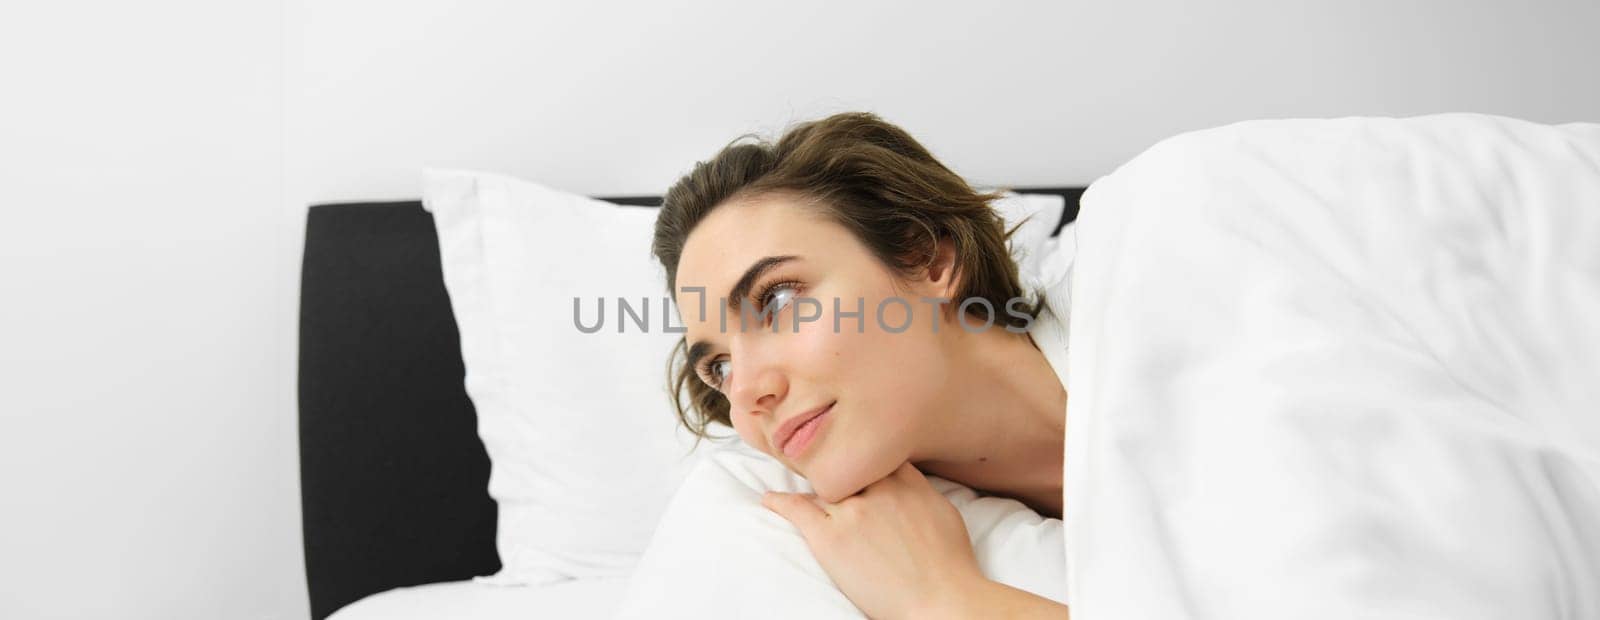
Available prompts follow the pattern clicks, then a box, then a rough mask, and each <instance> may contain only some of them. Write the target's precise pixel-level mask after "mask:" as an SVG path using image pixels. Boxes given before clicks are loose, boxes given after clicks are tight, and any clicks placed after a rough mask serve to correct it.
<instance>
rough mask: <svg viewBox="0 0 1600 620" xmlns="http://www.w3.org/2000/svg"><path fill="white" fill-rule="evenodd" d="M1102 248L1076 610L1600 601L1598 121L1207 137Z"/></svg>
mask: <svg viewBox="0 0 1600 620" xmlns="http://www.w3.org/2000/svg"><path fill="white" fill-rule="evenodd" d="M1077 243H1078V252H1077V257H1076V264H1075V266H1074V273H1073V284H1072V298H1073V302H1072V310H1071V319H1070V334H1071V348H1070V349H1069V355H1068V359H1069V364H1070V368H1071V376H1070V380H1069V385H1068V390H1069V394H1070V403H1069V407H1068V411H1069V419H1068V428H1067V450H1066V452H1067V462H1066V470H1065V484H1066V491H1065V492H1066V511H1065V515H1064V522H1065V527H1066V545H1067V568H1068V580H1069V588H1068V597H1067V598H1068V599H1069V600H1070V601H1071V603H1072V615H1073V617H1074V618H1075V619H1076V620H1099V619H1101V618H1117V619H1121V618H1129V619H1141V620H1142V619H1157V618H1215V619H1229V620H1239V619H1253V618H1263V619H1266V618H1271V619H1288V618H1294V619H1304V618H1374V619H1377V618H1385V619H1386V618H1409V619H1422V618H1430V619H1431V618H1439V619H1451V620H1463V619H1473V618H1483V619H1517V620H1522V619H1532V618H1563V619H1566V618H1570V619H1580V618H1584V619H1595V618H1600V125H1566V126H1558V127H1551V126H1545V125H1536V124H1531V123H1525V122H1521V121H1515V120H1510V119H1504V118H1496V117H1489V116H1478V115H1441V116H1430V117H1421V118H1413V119H1404V120H1394V119H1342V120H1331V121H1261V122H1250V123H1242V124H1237V125H1232V126H1228V127H1223V128H1219V129H1213V130H1208V131H1203V132H1196V133H1191V134H1186V135H1183V136H1179V137H1177V138H1173V139H1170V140H1168V141H1165V142H1163V143H1161V144H1159V145H1157V146H1156V147H1154V148H1152V149H1151V150H1150V151H1148V152H1146V153H1145V154H1143V155H1141V156H1140V157H1138V158H1136V159H1135V160H1133V161H1131V162H1130V163H1128V164H1127V165H1125V166H1123V167H1122V168H1120V169H1119V170H1117V171H1116V172H1115V173H1114V174H1112V175H1110V176H1108V177H1106V178H1104V179H1102V180H1100V181H1099V182H1097V183H1095V184H1094V185H1093V186H1092V187H1091V189H1090V191H1089V192H1088V194H1087V195H1086V196H1085V197H1084V200H1083V205H1082V212H1081V214H1080V216H1079V219H1078V224H1077Z"/></svg>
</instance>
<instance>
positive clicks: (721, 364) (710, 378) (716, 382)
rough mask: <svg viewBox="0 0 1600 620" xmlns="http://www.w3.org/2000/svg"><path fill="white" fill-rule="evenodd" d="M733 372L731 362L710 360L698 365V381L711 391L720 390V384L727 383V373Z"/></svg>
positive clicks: (725, 359)
mask: <svg viewBox="0 0 1600 620" xmlns="http://www.w3.org/2000/svg"><path fill="white" fill-rule="evenodd" d="M732 371H733V362H730V361H728V359H727V358H722V359H716V360H711V361H709V362H706V363H704V364H701V365H700V380H701V381H703V382H705V384H706V385H709V386H711V389H714V390H720V389H722V384H723V383H725V382H727V381H728V373H730V372H732Z"/></svg>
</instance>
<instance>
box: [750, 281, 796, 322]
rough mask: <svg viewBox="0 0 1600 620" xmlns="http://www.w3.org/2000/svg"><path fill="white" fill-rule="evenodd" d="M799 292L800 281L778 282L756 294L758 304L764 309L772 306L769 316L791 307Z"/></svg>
mask: <svg viewBox="0 0 1600 620" xmlns="http://www.w3.org/2000/svg"><path fill="white" fill-rule="evenodd" d="M799 294H800V283H799V282H778V283H776V284H773V285H771V286H768V287H766V288H763V289H761V293H760V294H759V295H756V304H757V305H758V306H759V307H760V308H762V309H763V310H766V309H769V308H770V309H771V312H769V313H768V316H771V315H775V314H777V313H778V312H779V311H781V310H783V309H784V308H787V307H789V304H790V303H792V302H794V298H795V297H796V296H798V295H799Z"/></svg>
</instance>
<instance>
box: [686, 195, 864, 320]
mask: <svg viewBox="0 0 1600 620" xmlns="http://www.w3.org/2000/svg"><path fill="white" fill-rule="evenodd" d="M840 234H848V233H847V232H846V231H845V230H844V229H843V227H840V226H838V225H837V224H835V223H833V222H832V221H829V220H828V219H826V218H825V217H823V215H822V213H821V211H820V210H819V209H818V208H817V207H815V206H813V205H812V204H811V202H810V199H808V198H804V197H801V196H799V195H796V194H791V193H771V194H765V195H762V196H758V197H754V198H748V199H740V200H736V201H730V202H728V203H725V204H723V205H720V206H718V207H717V208H715V209H712V211H711V213H710V214H708V215H706V217H705V219H703V220H701V221H700V224H699V225H697V226H695V228H694V230H693V231H692V232H690V233H689V237H688V238H687V239H685V240H684V243H683V253H682V254H680V255H679V257H678V277H677V282H678V288H679V290H678V291H674V293H675V294H678V295H679V296H680V297H681V296H682V292H681V291H682V289H683V287H693V286H704V287H706V294H707V295H708V296H710V297H712V298H715V297H717V296H718V295H722V294H724V293H727V288H728V287H730V286H732V285H733V283H734V282H735V281H737V280H738V279H739V276H741V275H743V274H744V271H745V269H747V268H749V267H750V264H751V263H753V262H755V261H756V260H759V259H761V258H763V257H767V256H779V255H795V256H801V257H804V258H806V259H807V260H809V259H811V258H812V255H814V254H815V250H816V249H818V248H820V247H826V246H827V245H829V244H831V243H834V242H836V241H837V240H836V239H835V237H836V236H837V235H840ZM808 250H809V251H808Z"/></svg>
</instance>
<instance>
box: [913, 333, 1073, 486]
mask: <svg viewBox="0 0 1600 620" xmlns="http://www.w3.org/2000/svg"><path fill="white" fill-rule="evenodd" d="M952 327H953V328H955V329H953V330H952V331H951V332H946V333H951V335H950V336H949V337H948V338H947V344H949V345H951V346H949V347H947V350H948V351H950V355H949V356H948V357H947V359H948V360H950V362H951V367H950V369H949V370H950V374H949V376H950V378H951V380H950V381H948V382H947V383H946V384H945V385H944V386H941V388H940V389H941V390H942V391H943V394H942V396H943V398H941V399H940V402H944V403H948V406H945V407H942V408H941V410H940V411H937V412H932V413H933V414H934V415H933V416H931V420H930V421H931V424H929V425H928V426H927V427H926V428H924V429H923V432H922V434H923V436H922V437H920V438H919V441H918V442H917V445H918V446H919V448H920V449H919V450H917V451H916V452H915V453H914V454H913V457H912V459H911V460H912V463H913V464H915V465H916V466H917V467H918V468H919V469H921V470H922V471H924V472H927V473H930V474H933V475H936V476H939V477H941V478H945V479H948V480H952V481H955V482H959V483H961V484H964V485H966V486H969V487H972V488H973V489H975V490H978V491H980V492H983V493H986V494H992V495H1003V496H1007V497H1012V498H1015V499H1017V500H1019V501H1021V502H1023V503H1024V504H1027V505H1028V506H1029V507H1030V508H1033V509H1034V510H1035V511H1038V512H1039V513H1041V514H1044V515H1047V516H1052V517H1060V516H1061V484H1062V482H1061V469H1062V464H1063V458H1064V452H1063V451H1064V448H1065V442H1064V439H1065V435H1066V422H1067V421H1066V403H1067V392H1066V389H1065V388H1063V387H1062V385H1061V380H1060V378H1058V377H1057V376H1056V374H1055V371H1054V370H1053V369H1052V368H1051V367H1050V362H1049V360H1047V359H1045V356H1044V353H1043V352H1041V351H1040V350H1039V349H1038V348H1037V347H1035V346H1034V344H1033V341H1032V340H1031V339H1030V338H1029V337H1028V335H1027V334H1013V333H1010V332H1007V331H1005V330H1004V329H1000V328H995V329H989V330H985V331H982V332H978V333H969V332H966V331H965V330H962V329H960V328H959V327H958V326H954V325H952ZM952 332H953V333H952Z"/></svg>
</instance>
